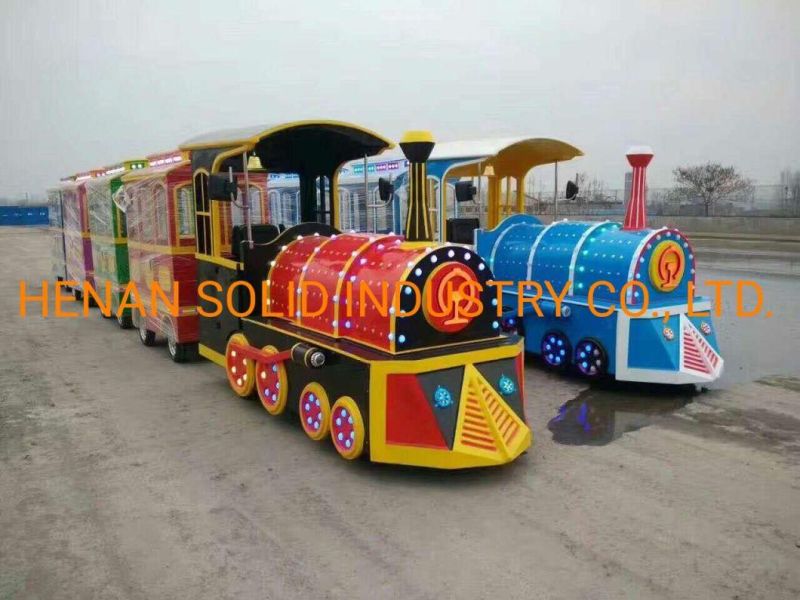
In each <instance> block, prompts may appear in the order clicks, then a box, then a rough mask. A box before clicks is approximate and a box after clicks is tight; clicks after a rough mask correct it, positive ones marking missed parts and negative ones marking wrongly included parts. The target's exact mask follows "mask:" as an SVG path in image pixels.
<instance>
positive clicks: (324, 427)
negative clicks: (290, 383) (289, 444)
mask: <svg viewBox="0 0 800 600" xmlns="http://www.w3.org/2000/svg"><path fill="white" fill-rule="evenodd" d="M306 394H315V395H316V397H317V398H318V399H319V409H320V412H321V413H322V415H321V416H320V426H319V429H317V430H316V431H315V430H314V429H309V428H308V427H307V423H306V422H305V421H303V398H304V397H305V395H306ZM297 414H298V415H299V416H300V425H301V426H302V428H303V431H305V432H306V435H307V436H308V437H310V438H311V439H312V440H314V441H315V442H319V441H320V440H323V439H325V438H326V437H327V436H328V431H330V427H331V402H330V400H328V392H326V391H325V388H324V387H322V384H321V383H318V382H316V381H312V382H311V383H309V384H307V385H306V386H305V387H304V388H303V391H302V392H300V397H299V398H298V399H297Z"/></svg>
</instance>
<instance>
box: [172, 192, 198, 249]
mask: <svg viewBox="0 0 800 600" xmlns="http://www.w3.org/2000/svg"><path fill="white" fill-rule="evenodd" d="M175 197H176V206H175V213H176V214H177V216H178V237H180V238H191V237H194V228H195V216H194V206H193V204H194V202H193V198H192V189H191V187H190V186H189V185H188V184H185V185H182V186H180V187H178V188H177V189H176V190H175Z"/></svg>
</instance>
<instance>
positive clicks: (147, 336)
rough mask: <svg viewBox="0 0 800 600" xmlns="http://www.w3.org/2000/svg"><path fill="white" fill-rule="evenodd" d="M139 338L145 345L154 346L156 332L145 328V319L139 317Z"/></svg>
mask: <svg viewBox="0 0 800 600" xmlns="http://www.w3.org/2000/svg"><path fill="white" fill-rule="evenodd" d="M139 339H140V340H141V341H142V343H143V344H144V345H145V346H154V345H155V343H156V332H155V331H151V330H150V329H148V328H147V319H145V318H144V317H139Z"/></svg>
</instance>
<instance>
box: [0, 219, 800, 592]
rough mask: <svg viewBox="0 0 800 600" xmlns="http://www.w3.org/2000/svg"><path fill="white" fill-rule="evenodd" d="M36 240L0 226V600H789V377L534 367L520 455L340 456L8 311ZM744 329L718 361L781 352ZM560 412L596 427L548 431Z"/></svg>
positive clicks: (222, 393) (794, 527) (169, 369)
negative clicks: (670, 383)
mask: <svg viewBox="0 0 800 600" xmlns="http://www.w3.org/2000/svg"><path fill="white" fill-rule="evenodd" d="M48 248H49V246H48V241H47V236H46V234H45V233H44V232H42V231H40V230H22V229H11V228H4V229H3V230H2V231H0V275H2V277H3V279H4V281H6V282H7V284H6V285H5V286H3V287H2V288H0V309H2V311H3V314H4V315H5V316H4V317H3V319H2V324H1V325H0V334H1V335H0V338H1V339H2V343H1V344H0V598H2V599H6V598H41V599H48V600H50V599H58V598H80V599H81V600H88V599H91V598H103V599H106V598H126V599H127V598H131V599H134V598H142V599H148V600H149V599H154V598H159V599H160V598H165V599H167V598H168V599H178V598H192V599H193V600H197V599H200V598H213V599H222V598H237V599H241V598H275V599H279V598H280V599H284V598H312V597H314V598H348V599H353V598H399V597H402V598H407V599H414V598H450V597H458V598H489V597H496V598H524V599H526V600H528V599H531V598H548V599H549V598H598V599H599V598H609V599H611V598H613V599H617V598H681V599H683V598H728V599H734V598H741V599H742V600H745V599H747V600H752V599H756V598H769V599H777V598H797V597H798V596H800V477H799V475H800V381H798V379H796V378H794V377H793V375H794V376H796V375H797V371H794V372H792V371H791V370H789V371H786V370H784V371H779V372H776V373H772V374H771V375H772V376H770V377H760V380H759V381H748V380H742V379H748V378H739V379H734V380H731V382H730V384H728V385H726V386H725V387H724V388H723V389H713V390H711V391H708V392H705V393H702V394H697V395H691V394H688V393H686V392H684V391H680V392H676V391H674V390H664V389H663V388H662V389H649V388H641V387H637V386H624V385H610V386H605V387H594V388H588V387H587V385H586V383H585V382H583V381H581V380H577V379H569V378H567V379H565V378H559V377H556V376H554V375H552V374H549V373H546V372H544V371H543V370H541V369H540V368H538V367H537V366H536V365H535V364H534V363H533V361H532V362H531V364H530V365H529V366H528V368H527V370H526V392H527V411H528V412H527V414H528V417H529V420H530V423H531V425H532V428H533V430H534V435H535V445H534V448H533V449H532V450H531V451H530V452H529V453H528V454H527V455H525V456H523V457H522V458H521V459H520V460H518V461H517V462H516V463H514V464H512V465H509V466H508V467H505V468H500V469H494V470H477V471H470V472H456V473H446V472H445V473H439V472H432V471H424V470H414V469H404V468H395V467H388V466H380V465H372V464H370V463H367V462H358V463H355V464H349V463H346V462H345V461H342V460H341V459H340V458H338V456H337V455H336V453H335V452H334V451H333V449H332V448H331V447H330V446H329V444H327V443H322V444H315V443H313V442H311V441H309V440H308V439H306V438H305V436H304V434H303V433H302V431H301V430H300V428H299V427H298V426H297V425H296V423H294V422H291V421H290V420H288V419H274V418H272V417H270V416H269V415H268V414H267V413H266V412H265V411H264V410H263V409H262V408H261V407H260V405H259V404H258V403H257V402H252V401H246V400H240V399H237V398H235V397H234V396H233V394H232V393H231V392H230V391H229V390H228V389H227V384H226V381H225V377H224V375H223V373H222V371H221V370H220V369H219V368H218V367H216V366H214V365H211V364H210V363H197V364H191V365H176V364H173V363H172V362H171V361H170V360H169V359H168V357H167V353H166V349H165V348H163V347H156V348H146V347H144V346H142V345H141V344H140V342H139V340H138V337H137V336H136V334H135V333H134V332H131V331H120V330H119V329H118V328H117V326H116V324H115V323H114V322H112V321H106V320H103V319H102V318H100V317H99V316H98V315H97V314H92V315H91V317H90V318H89V319H86V320H84V319H76V320H63V319H53V318H48V319H42V318H40V317H29V318H27V319H24V320H23V319H21V318H20V317H19V316H18V283H17V282H18V281H19V280H20V279H25V280H27V281H28V282H29V283H30V285H32V286H35V285H37V284H38V283H39V282H40V281H41V280H42V279H43V278H46V277H47V274H48V272H49V266H48V261H49V257H48V252H49V250H48ZM782 285H787V284H785V282H784V283H783V284H782ZM792 285H794V286H795V287H794V288H790V290H789V292H788V293H792V290H794V291H796V290H797V284H796V283H792ZM781 289H784V288H781ZM782 293H784V292H782ZM796 297H797V296H796V295H795V296H794V297H793V298H789V299H786V298H784V301H785V304H786V306H789V307H793V308H790V309H789V310H792V311H793V313H792V314H791V315H790V317H791V319H792V323H794V327H795V329H796V327H797V325H796V323H797V313H796V305H795V304H794V301H793V300H794V298H796ZM95 313H96V311H95ZM751 329H752V330H753V331H755V332H756V333H754V334H753V335H758V333H757V332H758V331H759V329H758V328H757V327H754V326H751ZM773 329H775V326H774V325H773ZM777 329H778V330H780V328H779V327H778V328H777ZM755 343H756V346H755V347H749V348H748V349H747V351H741V352H740V356H737V355H736V354H735V353H731V354H729V355H728V368H729V369H732V372H734V373H736V372H739V370H738V369H737V364H736V361H737V360H738V361H746V360H748V359H747V356H748V352H758V351H759V346H758V344H762V345H763V347H765V348H766V347H768V346H769V347H773V346H774V345H775V344H778V345H779V346H780V345H781V344H782V345H783V346H782V347H779V351H783V348H786V349H787V351H792V348H794V350H793V352H795V353H796V348H797V346H796V342H794V341H792V339H787V337H786V336H780V334H777V335H775V334H772V336H771V337H770V338H769V339H763V340H761V339H757V340H756V342H755ZM729 348H730V346H729ZM723 349H724V350H725V348H723ZM791 364H796V362H795V363H791ZM562 405H563V406H564V408H563V409H562V412H563V414H564V415H565V419H564V420H563V421H569V416H570V415H572V414H574V412H575V411H576V410H579V409H580V407H581V406H582V405H585V407H586V408H585V410H588V411H589V414H590V415H591V418H592V419H593V423H594V424H595V426H596V427H595V431H596V433H595V434H593V435H585V432H583V433H582V432H581V430H579V429H577V428H575V427H570V426H568V425H564V424H563V421H562V423H561V424H553V425H552V431H551V430H550V429H548V421H550V419H551V418H552V417H553V416H554V415H556V414H557V412H558V409H559V407H560V406H562Z"/></svg>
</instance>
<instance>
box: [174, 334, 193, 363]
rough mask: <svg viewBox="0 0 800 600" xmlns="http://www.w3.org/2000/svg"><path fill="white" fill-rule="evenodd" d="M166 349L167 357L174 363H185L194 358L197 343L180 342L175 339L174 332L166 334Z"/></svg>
mask: <svg viewBox="0 0 800 600" xmlns="http://www.w3.org/2000/svg"><path fill="white" fill-rule="evenodd" d="M167 351H168V352H169V357H170V358H171V359H172V360H173V361H174V362H176V363H185V362H190V361H192V360H194V357H195V355H196V354H197V344H181V343H180V342H178V341H177V340H176V339H175V336H174V334H172V333H170V335H169V336H167Z"/></svg>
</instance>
